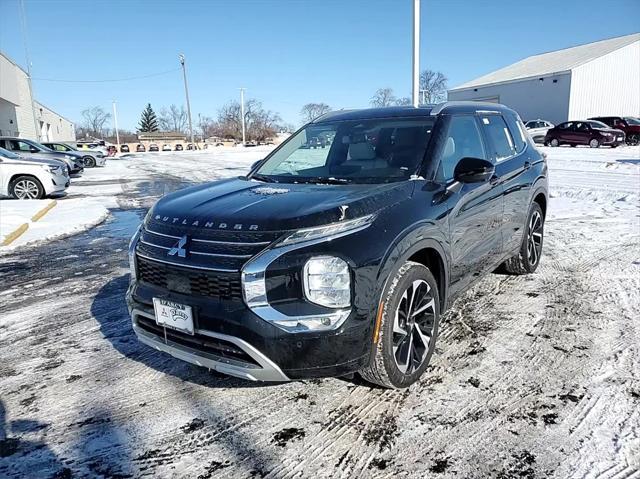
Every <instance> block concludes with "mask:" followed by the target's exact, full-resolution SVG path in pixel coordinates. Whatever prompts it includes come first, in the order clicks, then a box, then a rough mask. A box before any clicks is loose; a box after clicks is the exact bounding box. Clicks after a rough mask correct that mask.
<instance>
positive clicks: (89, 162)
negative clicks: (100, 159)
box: [83, 156, 96, 168]
mask: <svg viewBox="0 0 640 479" xmlns="http://www.w3.org/2000/svg"><path fill="white" fill-rule="evenodd" d="M83 163H84V166H86V167H87V168H93V167H95V166H96V160H95V158H93V157H92V156H85V157H84V158H83Z"/></svg>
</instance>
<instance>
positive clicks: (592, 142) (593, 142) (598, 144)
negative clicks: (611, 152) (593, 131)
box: [589, 138, 600, 148]
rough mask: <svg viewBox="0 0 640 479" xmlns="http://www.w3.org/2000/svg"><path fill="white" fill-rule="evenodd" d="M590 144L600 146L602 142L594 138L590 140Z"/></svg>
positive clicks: (594, 146) (595, 146)
mask: <svg viewBox="0 0 640 479" xmlns="http://www.w3.org/2000/svg"><path fill="white" fill-rule="evenodd" d="M589 146H590V147H591V148H598V147H599V146H600V142H599V141H598V140H597V139H595V138H594V139H593V140H591V141H590V142H589Z"/></svg>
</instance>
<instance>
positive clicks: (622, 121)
mask: <svg viewBox="0 0 640 479" xmlns="http://www.w3.org/2000/svg"><path fill="white" fill-rule="evenodd" d="M589 120H596V121H601V122H602V123H605V124H607V125H608V126H610V127H611V128H615V129H616V130H622V131H624V134H625V136H626V138H627V145H632V146H635V145H637V144H640V119H638V118H634V117H632V116H624V117H622V116H598V117H596V118H589Z"/></svg>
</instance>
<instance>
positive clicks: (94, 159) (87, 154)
mask: <svg viewBox="0 0 640 479" xmlns="http://www.w3.org/2000/svg"><path fill="white" fill-rule="evenodd" d="M42 144H43V145H44V146H46V147H47V148H50V149H52V150H53V151H58V152H61V153H67V152H70V151H71V152H75V153H80V154H81V155H82V161H83V164H84V167H85V168H93V167H95V166H104V165H106V164H107V159H106V158H105V156H104V153H102V152H101V151H99V150H89V149H87V150H78V149H77V148H74V146H73V144H72V143H62V142H45V143H42Z"/></svg>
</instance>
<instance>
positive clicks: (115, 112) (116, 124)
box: [111, 100, 120, 151]
mask: <svg viewBox="0 0 640 479" xmlns="http://www.w3.org/2000/svg"><path fill="white" fill-rule="evenodd" d="M111 103H112V104H113V124H114V126H115V127H116V143H117V144H118V151H120V132H119V131H118V110H116V101H115V100H112V102H111Z"/></svg>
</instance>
